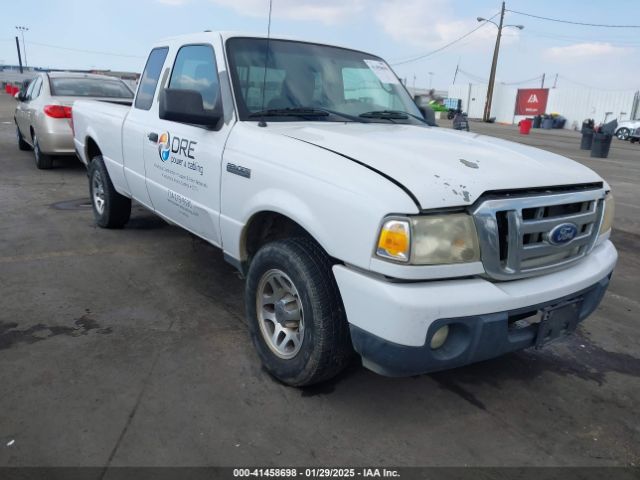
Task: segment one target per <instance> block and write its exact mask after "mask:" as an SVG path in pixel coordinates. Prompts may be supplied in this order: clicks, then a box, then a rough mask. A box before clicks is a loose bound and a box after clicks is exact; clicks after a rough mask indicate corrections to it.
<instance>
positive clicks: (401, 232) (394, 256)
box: [376, 220, 411, 262]
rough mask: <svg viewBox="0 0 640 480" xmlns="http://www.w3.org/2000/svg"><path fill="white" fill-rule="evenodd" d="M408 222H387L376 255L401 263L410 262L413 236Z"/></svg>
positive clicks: (381, 233)
mask: <svg viewBox="0 0 640 480" xmlns="http://www.w3.org/2000/svg"><path fill="white" fill-rule="evenodd" d="M409 232H410V230H409V222H408V221H406V220H387V221H386V222H385V223H384V225H383V226H382V230H381V231H380V237H379V239H378V248H377V249H376V253H377V254H378V255H379V256H381V257H384V258H389V259H391V260H397V261H399V262H408V261H409V251H410V247H411V234H410V233H409Z"/></svg>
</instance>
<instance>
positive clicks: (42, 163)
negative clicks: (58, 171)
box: [33, 133, 53, 170]
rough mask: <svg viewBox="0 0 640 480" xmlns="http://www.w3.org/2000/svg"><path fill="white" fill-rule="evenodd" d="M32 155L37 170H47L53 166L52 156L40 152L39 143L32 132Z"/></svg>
mask: <svg viewBox="0 0 640 480" xmlns="http://www.w3.org/2000/svg"><path fill="white" fill-rule="evenodd" d="M33 156H34V157H35V160H36V167H37V168H38V169H39V170H49V169H50V168H52V167H53V157H52V156H51V155H47V154H46V153H42V150H40V144H39V143H38V136H37V135H36V134H35V133H34V134H33Z"/></svg>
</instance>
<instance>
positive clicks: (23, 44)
mask: <svg viewBox="0 0 640 480" xmlns="http://www.w3.org/2000/svg"><path fill="white" fill-rule="evenodd" d="M16 30H18V31H19V32H20V33H21V34H22V52H23V53H24V66H25V68H26V67H28V66H29V64H28V63H27V45H26V44H25V43H24V32H28V31H29V28H28V27H23V26H17V27H16Z"/></svg>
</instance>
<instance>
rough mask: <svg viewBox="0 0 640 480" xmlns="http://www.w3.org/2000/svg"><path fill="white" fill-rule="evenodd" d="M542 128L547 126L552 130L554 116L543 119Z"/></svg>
mask: <svg viewBox="0 0 640 480" xmlns="http://www.w3.org/2000/svg"><path fill="white" fill-rule="evenodd" d="M542 128H545V129H547V130H551V129H552V128H553V118H552V117H547V118H545V119H543V120H542Z"/></svg>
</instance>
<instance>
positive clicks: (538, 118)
mask: <svg viewBox="0 0 640 480" xmlns="http://www.w3.org/2000/svg"><path fill="white" fill-rule="evenodd" d="M541 123H542V115H536V116H535V117H533V128H540V124H541Z"/></svg>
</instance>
